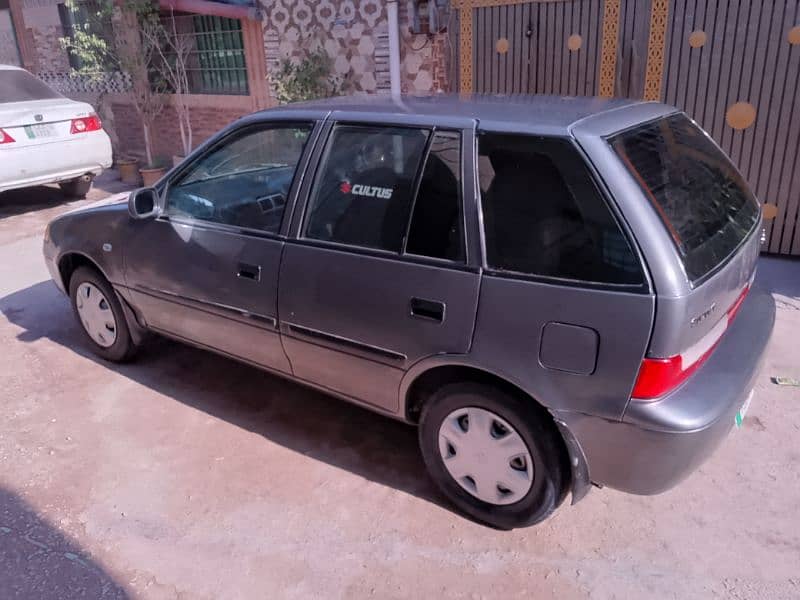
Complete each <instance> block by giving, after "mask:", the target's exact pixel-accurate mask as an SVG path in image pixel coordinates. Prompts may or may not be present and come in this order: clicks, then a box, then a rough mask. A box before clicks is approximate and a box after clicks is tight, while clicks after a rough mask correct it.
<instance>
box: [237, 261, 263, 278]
mask: <svg viewBox="0 0 800 600" xmlns="http://www.w3.org/2000/svg"><path fill="white" fill-rule="evenodd" d="M236 276H237V277H238V278H240V279H249V280H251V281H261V266H260V265H249V264H247V263H239V270H238V271H237V273H236Z"/></svg>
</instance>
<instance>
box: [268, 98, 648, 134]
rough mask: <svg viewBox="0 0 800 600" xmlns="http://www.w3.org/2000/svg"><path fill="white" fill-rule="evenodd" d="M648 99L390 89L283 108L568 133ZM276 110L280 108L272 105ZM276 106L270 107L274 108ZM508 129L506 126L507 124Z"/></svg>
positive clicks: (301, 103) (287, 109) (321, 113)
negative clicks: (408, 93) (400, 92)
mask: <svg viewBox="0 0 800 600" xmlns="http://www.w3.org/2000/svg"><path fill="white" fill-rule="evenodd" d="M639 104H643V102H642V101H639V100H628V99H622V98H595V97H587V96H545V95H487V94H471V95H464V94H462V95H454V94H436V95H431V96H401V97H399V98H397V97H394V96H391V95H388V94H376V95H370V96H367V95H360V96H342V97H336V98H327V99H324V100H314V101H311V102H300V103H295V104H288V105H284V106H281V107H279V108H278V109H277V110H280V111H289V112H293V111H303V112H306V113H307V112H308V111H309V110H311V111H317V110H318V111H319V112H320V116H322V115H324V114H325V113H327V112H328V111H342V112H348V113H354V112H355V113H358V112H363V113H365V114H371V115H374V116H379V115H385V116H387V117H389V116H410V115H416V116H424V117H431V118H453V117H456V118H458V117H460V118H469V119H477V120H479V121H480V122H481V123H482V124H483V125H487V126H493V125H500V124H504V125H506V126H511V127H512V128H513V127H514V126H517V127H519V126H521V125H524V126H523V127H520V128H521V129H525V130H526V131H531V130H541V131H542V132H543V133H545V132H546V133H554V132H561V133H564V134H566V133H568V130H569V127H570V126H571V125H574V124H575V123H577V122H578V121H580V120H581V119H584V118H586V117H589V116H592V115H597V114H600V113H607V112H609V111H613V110H616V109H619V108H623V107H629V106H634V105H639ZM271 110H275V109H271ZM269 112H270V111H264V113H269ZM504 128H505V127H504Z"/></svg>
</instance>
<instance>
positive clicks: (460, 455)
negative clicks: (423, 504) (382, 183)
mask: <svg viewBox="0 0 800 600" xmlns="http://www.w3.org/2000/svg"><path fill="white" fill-rule="evenodd" d="M439 453H440V455H441V458H442V462H443V463H444V468H445V469H446V470H447V472H448V473H449V474H450V476H451V477H452V478H453V479H454V480H455V481H456V483H458V485H459V486H461V488H462V489H464V490H465V491H466V492H468V493H469V494H470V495H472V496H474V497H475V498H477V499H478V500H482V501H483V502H487V503H489V504H496V505H505V504H513V503H515V502H519V501H520V500H522V499H523V498H524V497H525V496H526V495H527V494H528V492H529V491H530V489H531V486H532V485H533V475H534V472H533V459H532V457H531V453H530V450H528V446H527V445H526V444H525V441H524V440H523V439H522V436H520V434H519V433H518V432H517V430H516V429H514V428H513V427H512V426H511V424H510V423H509V422H508V421H506V420H505V419H503V418H502V417H500V416H499V415H497V414H495V413H493V412H491V411H489V410H486V409H483V408H478V407H474V406H469V407H465V408H459V409H457V410H454V411H453V412H451V413H450V414H449V415H447V416H446V417H445V418H444V420H443V421H442V424H441V425H440V427H439Z"/></svg>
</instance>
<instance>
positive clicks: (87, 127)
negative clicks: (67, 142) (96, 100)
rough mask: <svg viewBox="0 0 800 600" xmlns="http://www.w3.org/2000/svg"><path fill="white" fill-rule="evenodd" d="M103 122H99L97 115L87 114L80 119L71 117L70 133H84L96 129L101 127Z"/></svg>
mask: <svg viewBox="0 0 800 600" xmlns="http://www.w3.org/2000/svg"><path fill="white" fill-rule="evenodd" d="M102 127H103V124H102V123H101V122H100V117H98V116H97V115H89V116H88V117H83V118H81V119H72V125H71V126H70V128H69V132H70V133H86V132H87V131H98V130H99V129H102Z"/></svg>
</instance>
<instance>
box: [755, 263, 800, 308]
mask: <svg viewBox="0 0 800 600" xmlns="http://www.w3.org/2000/svg"><path fill="white" fill-rule="evenodd" d="M756 280H757V282H758V283H759V284H760V285H761V286H763V287H764V289H766V290H768V291H769V292H770V293H772V294H779V295H781V296H786V297H787V298H792V299H798V300H800V258H799V257H789V256H768V257H767V256H763V257H761V260H760V261H759V263H758V273H757V275H756Z"/></svg>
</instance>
